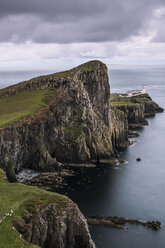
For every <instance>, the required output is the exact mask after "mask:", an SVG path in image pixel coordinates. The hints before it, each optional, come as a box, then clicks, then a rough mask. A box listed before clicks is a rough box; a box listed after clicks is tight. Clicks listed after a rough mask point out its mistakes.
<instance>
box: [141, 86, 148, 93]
mask: <svg viewBox="0 0 165 248" xmlns="http://www.w3.org/2000/svg"><path fill="white" fill-rule="evenodd" d="M146 92H147V91H146V86H145V85H143V89H142V94H145V93H146Z"/></svg>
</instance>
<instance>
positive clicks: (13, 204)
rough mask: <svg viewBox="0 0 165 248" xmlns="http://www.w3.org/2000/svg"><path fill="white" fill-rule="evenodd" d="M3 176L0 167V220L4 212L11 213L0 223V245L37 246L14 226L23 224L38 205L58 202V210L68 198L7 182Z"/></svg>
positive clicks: (24, 247) (26, 247)
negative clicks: (25, 238)
mask: <svg viewBox="0 0 165 248" xmlns="http://www.w3.org/2000/svg"><path fill="white" fill-rule="evenodd" d="M4 178H5V173H4V171H3V170H1V169H0V220H1V219H2V218H3V217H4V216H5V214H6V213H11V212H13V213H12V214H11V216H7V217H6V218H5V219H4V220H3V221H2V223H1V224H0V247H2V248H11V247H12V248H29V247H33V248H34V247H35V248H37V246H35V245H32V244H30V243H28V242H26V241H25V240H24V239H23V238H22V236H21V235H20V234H19V233H18V231H17V230H16V228H15V226H16V225H17V222H21V223H23V224H24V219H25V217H26V216H28V215H29V214H33V213H35V211H36V209H37V208H38V206H40V207H41V206H43V207H45V206H47V205H48V204H49V203H58V207H59V211H60V209H62V208H63V207H64V206H65V204H66V203H67V202H68V198H67V197H65V196H62V195H59V194H56V193H52V192H47V191H44V190H41V189H39V188H37V187H32V186H27V185H23V184H19V183H8V182H7V181H5V180H4Z"/></svg>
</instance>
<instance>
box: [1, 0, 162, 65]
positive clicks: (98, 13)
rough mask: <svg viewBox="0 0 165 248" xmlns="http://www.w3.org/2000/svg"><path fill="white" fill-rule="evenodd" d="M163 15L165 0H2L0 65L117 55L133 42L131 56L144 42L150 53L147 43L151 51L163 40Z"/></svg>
mask: <svg viewBox="0 0 165 248" xmlns="http://www.w3.org/2000/svg"><path fill="white" fill-rule="evenodd" d="M164 21H165V2H164V0H138V1H137V0H83V1H82V0H81V1H80V0H69V1H66V0H28V1H27V0H0V55H2V57H1V58H0V65H1V63H2V62H3V61H10V60H12V59H14V60H21V59H22V60H28V61H30V60H32V59H34V60H35V59H37V58H38V59H57V58H62V57H63V58H66V57H67V58H69V57H70V58H74V57H76V58H80V60H81V58H108V57H109V58H114V59H116V58H119V57H121V58H122V57H123V56H126V55H124V54H126V53H127V56H129V54H130V52H131V50H132V49H133V47H134V55H132V56H133V57H134V56H136V52H137V50H139V51H140V48H141V49H142V50H141V51H143V54H144V56H147V53H148V52H149V51H148V45H151V51H150V55H151V57H152V53H153V51H154V49H157V48H158V46H160V45H159V44H158V43H164V42H165V32H164V31H165V26H164ZM153 44H155V47H153ZM162 46H164V44H162ZM11 47H12V48H13V49H15V50H16V51H19V52H18V53H17V54H15V52H14V51H12V49H11ZM4 48H5V50H6V55H4V53H3V49H4ZM128 48H129V49H128ZM109 49H110V50H109ZM162 49H164V48H162ZM157 51H158V50H157ZM138 53H139V52H138ZM131 54H132V52H131ZM25 55H26V57H25ZM137 55H138V54H137ZM14 56H15V57H14ZM139 56H140V58H142V57H143V56H142V54H141V53H140V55H139ZM154 56H155V55H154ZM133 57H132V59H133ZM156 57H158V58H159V59H161V58H160V54H159V52H158V53H157V54H156ZM14 60H13V61H14Z"/></svg>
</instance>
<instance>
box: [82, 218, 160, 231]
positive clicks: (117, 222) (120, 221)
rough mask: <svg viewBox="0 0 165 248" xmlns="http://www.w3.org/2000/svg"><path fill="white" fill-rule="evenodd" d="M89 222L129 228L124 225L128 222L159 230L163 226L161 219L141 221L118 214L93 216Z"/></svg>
mask: <svg viewBox="0 0 165 248" xmlns="http://www.w3.org/2000/svg"><path fill="white" fill-rule="evenodd" d="M87 221H88V224H90V225H103V226H108V227H114V228H118V229H124V230H126V229H128V228H127V227H126V226H124V225H125V224H126V223H129V224H136V225H142V226H145V227H148V228H152V229H154V230H159V229H160V228H161V222H160V221H158V220H157V221H141V220H137V219H126V218H125V217H117V216H114V217H112V216H104V217H103V216H91V217H89V218H88V219H87Z"/></svg>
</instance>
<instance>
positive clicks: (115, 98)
mask: <svg viewBox="0 0 165 248" xmlns="http://www.w3.org/2000/svg"><path fill="white" fill-rule="evenodd" d="M110 105H111V107H117V106H124V105H125V106H127V105H129V106H130V105H137V103H135V102H134V101H132V98H131V97H125V95H124V94H122V97H121V96H119V94H116V93H115V94H111V101H110Z"/></svg>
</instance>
